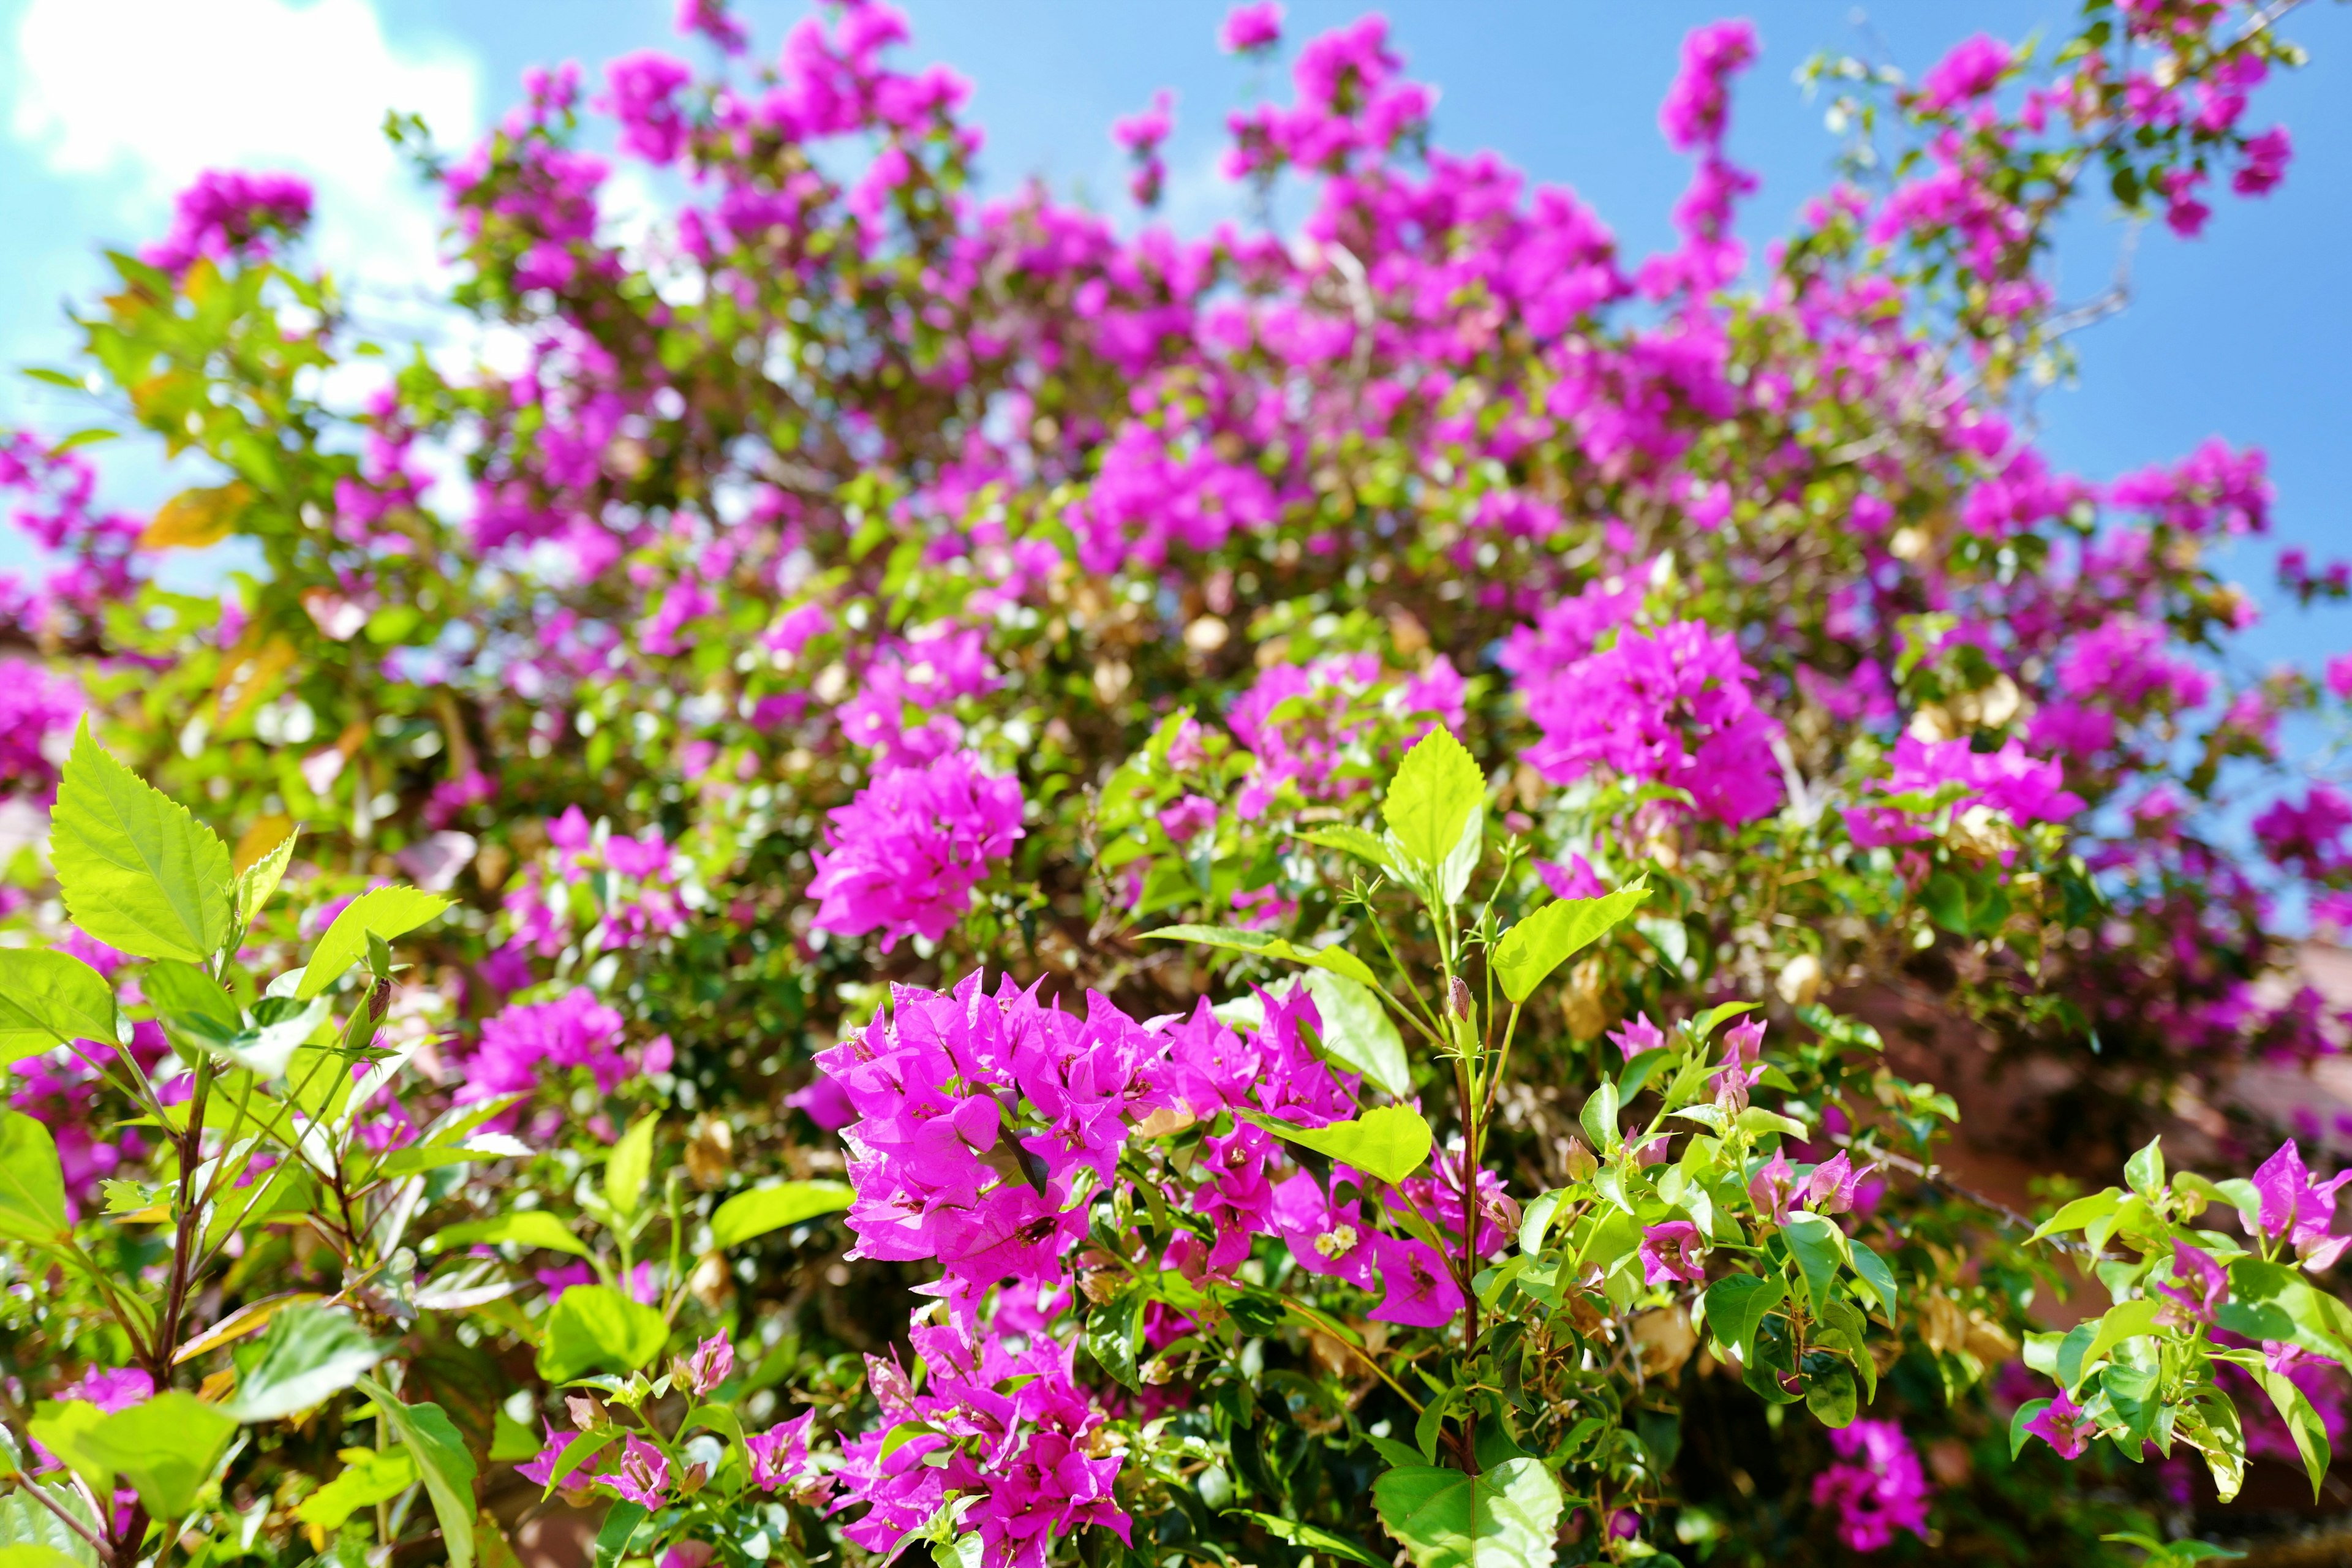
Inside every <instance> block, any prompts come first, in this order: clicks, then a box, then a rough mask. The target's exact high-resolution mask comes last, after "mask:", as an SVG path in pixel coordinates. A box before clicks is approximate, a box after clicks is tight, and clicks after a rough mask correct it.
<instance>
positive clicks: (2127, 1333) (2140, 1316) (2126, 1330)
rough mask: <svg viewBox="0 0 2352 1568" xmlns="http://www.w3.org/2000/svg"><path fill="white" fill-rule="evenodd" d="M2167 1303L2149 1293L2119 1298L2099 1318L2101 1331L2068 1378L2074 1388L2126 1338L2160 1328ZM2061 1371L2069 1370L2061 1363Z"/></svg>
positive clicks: (2135, 1336) (2099, 1330) (2092, 1337)
mask: <svg viewBox="0 0 2352 1568" xmlns="http://www.w3.org/2000/svg"><path fill="white" fill-rule="evenodd" d="M2164 1307H2165V1303H2164V1302H2163V1301H2162V1300H2156V1299H2152V1298H2149V1297H2146V1296H2141V1297H2135V1298H2134V1299H2133V1300H2128V1301H2118V1302H2117V1303H2116V1305H2114V1306H2112V1307H2110V1308H2108V1309H2107V1310H2106V1312H2105V1315H2104V1316H2102V1317H2101V1318H2100V1319H2099V1321H2098V1325H2099V1326H2098V1331H2096V1332H2095V1333H2094V1334H2093V1335H2092V1336H2091V1342H2090V1344H2089V1346H2088V1347H2087V1348H2086V1349H2085V1350H2084V1352H2083V1359H2082V1360H2081V1361H2080V1362H2079V1363H2076V1364H2075V1366H2074V1370H2073V1374H2072V1375H2071V1376H2070V1377H2069V1378H2068V1379H2067V1386H2069V1387H2070V1388H2071V1387H2073V1386H2074V1385H2075V1384H2079V1383H2080V1382H2081V1381H2082V1378H2083V1374H2084V1373H2087V1372H2089V1371H2090V1370H2091V1369H2092V1368H2093V1367H2095V1366H2097V1365H2098V1364H2099V1358H2100V1357H2101V1356H2103V1355H2105V1354H2106V1352H2109V1351H2111V1350H2113V1349H2114V1348H2115V1347H2116V1346H2117V1345H2119V1344H2121V1343H2123V1342H2124V1341H2126V1340H2130V1339H2137V1338H2138V1337H2139V1336H2141V1335H2142V1334H2148V1333H2153V1332H2155V1331H2156V1320H2157V1319H2158V1317H2159V1316H2161V1315H2162V1314H2163V1311H2164ZM2061 1370H2062V1371H2063V1370H2065V1368H2064V1366H2063V1363H2061Z"/></svg>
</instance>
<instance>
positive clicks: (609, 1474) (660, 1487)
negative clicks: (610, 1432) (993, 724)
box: [591, 1436, 669, 1508]
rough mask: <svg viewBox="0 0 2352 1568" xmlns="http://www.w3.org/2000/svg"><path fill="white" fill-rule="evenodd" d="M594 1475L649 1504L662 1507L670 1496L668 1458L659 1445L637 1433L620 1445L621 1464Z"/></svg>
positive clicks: (646, 1504)
mask: <svg viewBox="0 0 2352 1568" xmlns="http://www.w3.org/2000/svg"><path fill="white" fill-rule="evenodd" d="M591 1479H593V1480H595V1481H597V1482H598V1483H600V1484H602V1485H604V1486H608V1487H610V1488H612V1489H614V1491H616V1492H618V1493H620V1494H621V1496H623V1497H624V1498H626V1499H627V1500H629V1501H631V1502H634V1503H639V1504H642V1505H644V1506H645V1507H646V1508H659V1507H660V1506H661V1505H662V1504H663V1503H664V1502H665V1501H667V1500H668V1497H669V1460H668V1458H666V1457H665V1456H664V1455H663V1453H662V1451H661V1450H660V1449H659V1448H656V1447H654V1446H653V1445H652V1444H651V1443H648V1442H646V1440H645V1439H644V1438H642V1437H638V1436H631V1437H630V1438H629V1439H628V1440H627V1441H626V1442H625V1443H624V1444H622V1445H621V1466H620V1468H618V1469H616V1470H608V1471H606V1472H604V1474H602V1475H598V1476H594V1477H593V1478H591Z"/></svg>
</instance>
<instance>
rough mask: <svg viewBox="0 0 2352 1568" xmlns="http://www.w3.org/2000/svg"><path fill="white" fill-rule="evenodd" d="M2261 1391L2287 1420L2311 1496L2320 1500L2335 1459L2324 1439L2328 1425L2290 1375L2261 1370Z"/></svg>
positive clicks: (2332, 1449)
mask: <svg viewBox="0 0 2352 1568" xmlns="http://www.w3.org/2000/svg"><path fill="white" fill-rule="evenodd" d="M2261 1377H2262V1384H2263V1392H2264V1393H2265V1394H2269V1395H2270V1396H2271V1403H2272V1404H2273V1405H2276V1406H2278V1413H2279V1419H2281V1420H2283V1421H2284V1422H2285V1423H2286V1429H2287V1431H2288V1432H2289V1433H2290V1434H2292V1435H2293V1436H2294V1451H2295V1452H2296V1453H2297V1454H2300V1455H2301V1456H2302V1457H2303V1470H2304V1474H2305V1475H2307V1476H2309V1477H2310V1478H2311V1500H2312V1501H2314V1502H2317V1501H2318V1500H2319V1491H2320V1488H2321V1487H2322V1486H2323V1485H2325V1484H2326V1480H2327V1468H2328V1467H2329V1466H2330V1465H2332V1464H2334V1463H2335V1462H2336V1451H2335V1449H2334V1447H2331V1446H2330V1445H2329V1443H2328V1441H2327V1426H2326V1423H2325V1422H2323V1421H2321V1420H2320V1418H2319V1412H2318V1411H2316V1410H2315V1409H2313V1408H2312V1406H2311V1399H2310V1397H2309V1396H2308V1395H2306V1394H2305V1393H2304V1392H2303V1390H2302V1389H2300V1388H2298V1387H2296V1386H2295V1384H2294V1379H2293V1378H2290V1377H2287V1376H2285V1375H2284V1374H2283V1373H2275V1372H2271V1371H2268V1370H2265V1371H2263V1373H2261Z"/></svg>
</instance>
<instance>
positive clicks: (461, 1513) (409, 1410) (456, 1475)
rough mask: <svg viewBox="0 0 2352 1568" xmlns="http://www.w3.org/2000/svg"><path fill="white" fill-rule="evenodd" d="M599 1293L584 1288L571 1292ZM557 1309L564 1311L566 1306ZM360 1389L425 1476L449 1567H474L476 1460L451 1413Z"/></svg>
mask: <svg viewBox="0 0 2352 1568" xmlns="http://www.w3.org/2000/svg"><path fill="white" fill-rule="evenodd" d="M585 1289H597V1287H594V1286H586V1285H582V1286H574V1287H573V1288H572V1290H585ZM572 1290H566V1291H565V1292H564V1293H563V1294H564V1300H570V1299H571V1298H572ZM556 1305H557V1306H559V1307H561V1306H562V1302H561V1301H559V1302H557V1303H556ZM360 1387H362V1389H364V1390H366V1391H367V1394H368V1397H369V1398H371V1399H373V1400H374V1401H375V1406H376V1408H377V1409H378V1410H380V1411H382V1412H383V1417H384V1419H385V1420H386V1421H388V1422H390V1423H391V1424H392V1430H393V1435H394V1436H396V1437H398V1438H399V1439H400V1440H401V1442H403V1443H404V1444H406V1445H407V1447H408V1452H409V1457H410V1458H413V1459H414V1460H415V1463H416V1468H417V1473H418V1474H419V1475H420V1476H422V1477H423V1478H424V1480H425V1496H427V1497H429V1498H431V1499H432V1500H433V1514H434V1517H435V1518H436V1519H438V1520H439V1521H441V1544H442V1547H443V1549H444V1550H445V1551H446V1552H447V1554H448V1558H449V1568H473V1563H474V1511H475V1509H474V1456H473V1455H472V1454H471V1453H470V1452H468V1451H467V1447H466V1442H465V1439H464V1438H462V1437H460V1436H457V1427H456V1426H453V1425H451V1424H450V1420H449V1415H448V1413H447V1412H446V1411H445V1410H443V1409H442V1408H441V1407H440V1406H439V1405H403V1404H402V1403H401V1402H400V1401H399V1400H397V1399H395V1398H394V1397H393V1394H392V1392H391V1390H389V1389H387V1388H385V1387H384V1386H383V1384H379V1383H377V1382H375V1381H374V1380H373V1378H362V1379H361V1380H360Z"/></svg>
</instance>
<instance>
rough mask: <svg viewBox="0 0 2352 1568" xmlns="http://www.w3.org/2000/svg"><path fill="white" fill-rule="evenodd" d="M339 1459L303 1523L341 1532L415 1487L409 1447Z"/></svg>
mask: <svg viewBox="0 0 2352 1568" xmlns="http://www.w3.org/2000/svg"><path fill="white" fill-rule="evenodd" d="M499 1414H501V1415H503V1414H505V1413H504V1412H503V1411H501V1412H500V1413H499ZM535 1451H536V1450H535V1449H534V1452H535ZM336 1458H340V1459H341V1460H342V1462H343V1468H342V1469H341V1471H339V1472H338V1473H337V1474H336V1476H335V1479H333V1480H331V1481H329V1482H328V1483H327V1484H326V1485H325V1486H323V1487H320V1489H318V1490H317V1491H314V1492H312V1493H311V1494H310V1496H309V1497H307V1498H304V1499H303V1500H302V1502H301V1506H300V1507H299V1508H297V1509H295V1510H294V1517H295V1518H296V1519H297V1520H299V1521H301V1522H302V1523H304V1524H315V1525H317V1526H318V1527H319V1528H320V1529H321V1530H330V1531H331V1530H340V1529H341V1528H342V1525H343V1521H345V1520H347V1519H349V1518H351V1517H352V1515H353V1514H355V1513H357V1512H359V1510H362V1509H363V1508H373V1507H374V1506H375V1505H376V1504H378V1503H380V1502H390V1501H391V1500H393V1499H394V1498H396V1497H398V1496H399V1495H400V1494H401V1493H403V1492H404V1491H406V1490H407V1489H409V1488H410V1487H412V1486H414V1485H415V1484H416V1460H415V1457H414V1456H412V1455H411V1454H410V1453H409V1451H408V1450H407V1449H406V1448H383V1449H376V1448H345V1449H344V1450H343V1451H342V1452H341V1454H339V1455H337V1456H336Z"/></svg>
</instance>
